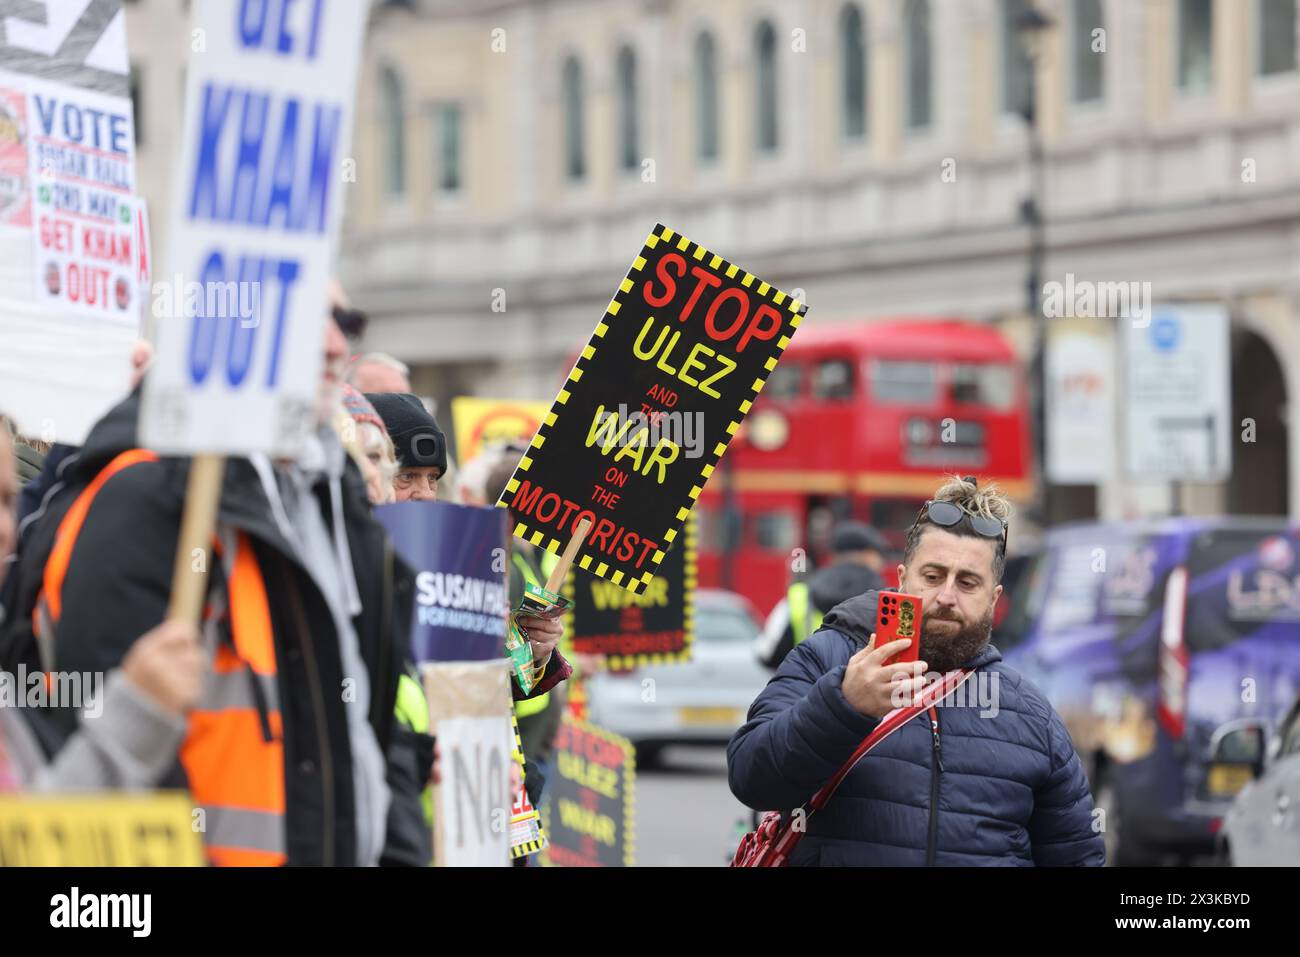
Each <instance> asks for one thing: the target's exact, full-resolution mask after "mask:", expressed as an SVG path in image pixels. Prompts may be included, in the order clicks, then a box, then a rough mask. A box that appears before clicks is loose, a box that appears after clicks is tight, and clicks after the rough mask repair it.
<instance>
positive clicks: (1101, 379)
mask: <svg viewBox="0 0 1300 957" xmlns="http://www.w3.org/2000/svg"><path fill="white" fill-rule="evenodd" d="M1116 427H1117V426H1116V422H1115V342H1114V337H1113V335H1112V334H1111V330H1110V328H1109V326H1108V324H1107V323H1105V322H1103V321H1101V320H1090V319H1054V320H1052V322H1051V328H1050V334H1049V336H1048V340H1047V475H1048V478H1050V479H1051V481H1053V482H1056V483H1059V484H1062V485H1074V484H1085V485H1086V484H1093V483H1098V482H1104V481H1106V480H1107V479H1108V478H1109V477H1110V473H1111V469H1112V466H1113V460H1114V448H1115V445H1116V442H1115V430H1116Z"/></svg>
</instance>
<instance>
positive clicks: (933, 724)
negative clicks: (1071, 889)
mask: <svg viewBox="0 0 1300 957" xmlns="http://www.w3.org/2000/svg"><path fill="white" fill-rule="evenodd" d="M1010 511H1011V509H1010V504H1009V503H1008V502H1007V500H1006V499H1005V498H1004V497H1003V496H1002V495H1000V494H999V493H998V491H997V489H996V488H993V487H985V488H979V487H978V485H977V483H976V481H975V479H974V478H972V477H967V478H964V479H959V478H954V479H953V480H951V481H949V482H947V483H946V484H944V485H943V486H942V487H941V488H939V489H938V491H936V492H935V494H934V497H933V498H931V499H930V500H929V501H927V502H926V503H925V504H924V505H923V506H922V507H921V510H920V512H919V513H918V514H917V517H916V521H915V522H914V523H913V524H912V527H911V529H910V530H909V532H908V536H907V547H906V550H905V551H904V553H903V563H902V564H901V565H899V566H898V580H899V589H898V590H899V591H900V592H904V593H906V594H909V595H916V596H918V597H920V598H921V599H922V621H921V636H920V656H919V660H917V661H915V662H906V663H898V664H885V662H886V661H887V660H888V659H890V658H891V657H893V656H894V655H896V654H898V653H899V651H901V650H903V649H904V648H906V647H907V644H908V642H907V640H906V639H903V640H899V641H891V642H887V643H885V644H882V645H881V646H880V647H879V648H877V647H876V646H875V645H876V642H875V638H876V635H875V622H876V615H877V611H876V600H877V596H878V592H875V591H868V592H866V593H864V594H862V595H859V596H857V597H855V598H851V599H849V600H848V601H845V602H842V603H840V604H839V605H837V606H835V608H834V609H832V610H831V611H830V612H829V613H828V614H827V615H826V618H825V620H824V621H823V623H822V628H821V629H820V630H819V631H818V632H817V633H816V634H814V635H813V636H812V637H811V638H809V639H808V640H806V641H804V642H802V643H801V644H800V645H798V646H797V647H796V648H795V649H794V650H793V651H792V652H791V653H790V654H789V655H788V656H787V657H786V659H785V661H784V662H783V663H782V664H781V667H780V669H779V670H778V671H777V673H776V674H775V675H774V676H773V677H772V680H771V681H770V682H769V683H768V685H767V687H766V688H765V689H764V690H763V692H762V693H761V694H760V695H759V696H758V698H757V699H756V700H755V701H754V703H753V705H752V706H751V707H750V709H749V719H748V721H747V722H746V723H745V725H744V727H742V728H741V729H740V730H739V731H737V732H736V734H735V736H734V737H733V738H732V739H731V742H730V744H729V745H728V746H727V769H728V777H729V781H730V785H731V790H732V792H733V793H734V794H735V795H736V797H737V798H739V799H740V800H741V801H742V802H744V803H745V804H747V805H749V806H750V807H751V808H754V809H755V810H779V811H781V812H782V814H783V815H784V816H785V818H786V819H787V820H789V818H790V815H791V814H792V813H793V810H794V809H795V808H799V807H801V806H802V805H804V804H805V803H807V801H808V800H809V799H810V798H811V797H812V795H813V794H814V793H816V792H817V791H818V790H819V789H820V788H821V787H822V786H823V785H825V784H826V783H827V782H828V781H830V779H831V778H832V777H833V776H834V775H835V773H836V772H837V771H838V770H839V769H840V767H841V766H842V765H843V764H844V763H845V762H846V761H847V760H848V758H849V757H850V756H851V755H852V754H853V752H854V751H855V750H856V749H857V747H858V745H859V744H860V743H861V742H862V740H863V739H864V738H866V737H867V736H868V735H869V734H870V733H871V731H872V730H873V729H874V728H875V727H876V725H877V724H879V722H880V720H881V719H882V718H883V717H884V716H885V715H886V714H888V713H889V712H890V711H893V710H894V709H895V708H899V707H903V706H907V705H910V704H912V703H913V701H915V700H917V698H918V696H919V694H920V692H921V691H922V689H923V688H925V687H926V686H927V685H929V684H930V683H932V682H933V681H935V680H937V679H939V678H940V677H941V676H942V675H943V674H944V673H946V672H951V671H954V670H957V669H965V670H969V671H970V672H971V674H970V676H969V678H968V679H967V680H966V682H965V684H964V685H962V686H961V687H960V688H958V689H957V691H956V692H955V693H953V694H952V695H950V696H949V697H947V698H945V699H943V700H941V701H940V702H939V704H938V706H936V707H931V708H928V709H927V710H923V711H921V712H919V713H918V714H917V715H916V716H915V717H913V718H912V719H911V720H910V721H907V722H906V723H905V724H903V725H902V727H900V728H899V729H898V730H897V731H895V732H894V733H893V734H891V735H890V736H888V737H886V738H885V739H884V740H883V741H881V742H880V743H879V744H878V745H877V746H876V747H875V748H874V749H873V750H872V751H871V752H870V753H869V754H867V756H866V757H865V758H863V759H862V760H861V761H859V762H858V764H857V765H856V766H855V767H854V768H853V770H852V771H851V772H850V773H849V774H848V776H847V777H846V778H845V779H844V781H843V782H842V783H841V784H840V787H839V789H838V790H837V791H836V792H835V794H834V796H833V797H832V798H831V799H830V801H829V802H828V803H827V804H826V806H825V807H824V808H822V809H821V810H820V811H818V812H817V813H816V814H813V815H811V816H808V817H806V818H801V819H798V820H797V823H798V826H801V827H803V828H805V833H804V834H803V836H802V838H801V840H800V842H799V844H798V845H797V846H796V847H795V850H794V853H793V854H792V855H791V857H790V860H789V863H790V864H791V865H804V866H837V865H840V866H842V865H849V866H853V865H867V866H871V865H877V866H878V865H887V866H918V865H928V866H934V865H956V866H970V865H1004V866H1005V865H1010V866H1022V867H1032V866H1034V865H1090V866H1098V865H1101V864H1102V863H1104V858H1105V851H1104V848H1103V843H1102V837H1101V834H1100V832H1099V830H1098V828H1097V827H1096V826H1095V824H1094V821H1093V813H1092V811H1093V803H1092V794H1091V792H1090V791H1089V789H1088V781H1087V777H1086V776H1085V774H1084V771H1083V767H1082V764H1081V763H1080V761H1079V757H1078V755H1077V754H1076V753H1075V751H1074V746H1073V744H1072V743H1071V741H1070V735H1069V733H1068V732H1067V731H1066V729H1065V725H1064V724H1063V723H1062V721H1061V718H1060V716H1059V715H1058V714H1057V713H1056V711H1055V710H1054V709H1053V708H1052V706H1051V704H1050V703H1049V702H1048V701H1047V699H1046V698H1045V697H1044V696H1043V694H1042V692H1040V691H1039V690H1038V689H1037V688H1035V687H1034V686H1033V685H1032V684H1031V683H1030V682H1029V681H1027V680H1026V679H1025V678H1023V677H1022V676H1021V675H1020V674H1019V673H1018V672H1016V671H1014V670H1013V669H1011V668H1008V667H1007V666H1006V665H1004V664H1002V655H1001V654H1000V653H999V652H998V650H997V649H996V648H995V647H993V646H992V645H991V644H989V637H990V628H991V625H992V621H993V610H994V608H995V606H996V605H997V601H998V598H999V597H1000V596H1001V594H1002V585H1001V584H1000V582H1001V579H1002V571H1003V567H1004V565H1005V563H1006V540H1007V521H1008V518H1009V516H1010Z"/></svg>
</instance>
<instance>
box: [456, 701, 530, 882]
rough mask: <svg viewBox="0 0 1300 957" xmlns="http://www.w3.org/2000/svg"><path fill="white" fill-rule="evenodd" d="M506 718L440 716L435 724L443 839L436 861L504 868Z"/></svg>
mask: <svg viewBox="0 0 1300 957" xmlns="http://www.w3.org/2000/svg"><path fill="white" fill-rule="evenodd" d="M513 737H514V735H513V733H512V731H511V727H510V719H509V718H508V717H504V718H443V719H442V720H441V721H439V722H438V749H439V754H440V761H439V769H440V771H441V774H442V785H441V787H439V789H438V797H439V799H440V806H439V807H438V811H437V813H438V815H440V816H442V818H443V820H444V821H446V823H445V824H444V825H442V826H441V828H440V830H441V833H442V835H443V840H444V841H445V846H444V847H443V848H442V849H441V850H442V857H441V859H440V861H439V863H440V864H442V865H445V866H448V867H505V866H506V865H508V864H509V863H510V835H511V823H512V811H513V807H514V803H515V802H514V798H513V796H512V795H511V793H510V765H511V762H512V761H514V757H513V755H512V753H511V752H512V750H513Z"/></svg>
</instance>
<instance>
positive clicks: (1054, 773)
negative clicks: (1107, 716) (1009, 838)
mask: <svg viewBox="0 0 1300 957" xmlns="http://www.w3.org/2000/svg"><path fill="white" fill-rule="evenodd" d="M1046 707H1047V714H1048V742H1049V746H1050V748H1051V769H1052V770H1051V774H1050V775H1049V776H1048V778H1047V780H1046V781H1045V782H1044V783H1043V785H1042V786H1041V787H1039V788H1038V789H1037V790H1036V791H1035V792H1034V810H1033V814H1032V815H1031V816H1030V819H1029V840H1030V842H1031V844H1032V845H1033V852H1034V863H1035V864H1038V865H1040V866H1044V865H1046V866H1076V867H1080V866H1082V867H1100V866H1101V865H1102V864H1104V863H1105V862H1106V850H1105V844H1104V842H1103V841H1102V836H1101V832H1100V831H1096V830H1094V829H1093V816H1092V792H1091V791H1090V790H1089V789H1088V776H1087V775H1086V774H1084V771H1083V764H1082V762H1080V761H1079V755H1078V754H1076V753H1075V750H1074V745H1073V744H1072V743H1071V741H1070V733H1069V731H1067V730H1066V729H1065V724H1064V722H1062V721H1061V718H1060V715H1058V714H1057V713H1056V711H1055V710H1054V709H1053V708H1052V707H1051V706H1050V705H1047V706H1046Z"/></svg>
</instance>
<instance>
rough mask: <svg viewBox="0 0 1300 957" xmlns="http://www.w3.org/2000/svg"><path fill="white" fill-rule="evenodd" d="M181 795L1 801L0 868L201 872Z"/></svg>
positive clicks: (198, 840) (197, 842)
mask: <svg viewBox="0 0 1300 957" xmlns="http://www.w3.org/2000/svg"><path fill="white" fill-rule="evenodd" d="M194 810H195V807H194V802H193V801H192V800H191V799H190V797H189V796H188V795H187V794H185V793H184V792H167V793H153V794H147V795H130V794H102V795H95V796H93V797H89V796H87V797H64V796H59V797H45V796H37V795H31V796H21V795H3V796H0V867H201V866H203V864H204V863H205V861H204V857H203V838H202V836H201V835H200V833H199V832H198V831H196V830H195V825H194V820H195V818H194Z"/></svg>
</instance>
